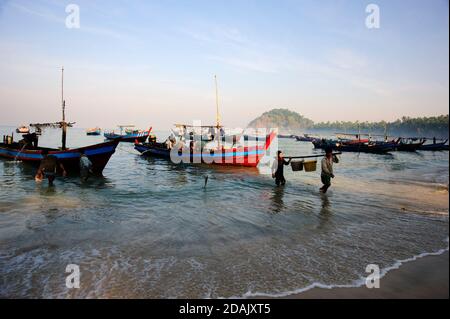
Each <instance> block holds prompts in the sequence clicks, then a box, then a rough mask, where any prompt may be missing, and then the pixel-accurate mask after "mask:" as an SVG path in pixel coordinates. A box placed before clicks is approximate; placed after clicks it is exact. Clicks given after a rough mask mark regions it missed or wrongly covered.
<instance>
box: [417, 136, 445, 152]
mask: <svg viewBox="0 0 450 319" xmlns="http://www.w3.org/2000/svg"><path fill="white" fill-rule="evenodd" d="M432 140H433V142H432V143H428V144H425V142H424V143H423V144H422V145H421V146H420V147H419V150H420V151H448V150H449V145H448V144H447V142H448V139H446V140H442V139H439V140H440V141H442V142H437V141H438V140H437V139H434V138H433V139H432Z"/></svg>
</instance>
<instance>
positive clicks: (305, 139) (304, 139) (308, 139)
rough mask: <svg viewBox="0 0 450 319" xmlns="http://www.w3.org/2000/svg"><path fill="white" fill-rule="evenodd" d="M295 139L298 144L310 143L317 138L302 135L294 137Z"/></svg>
mask: <svg viewBox="0 0 450 319" xmlns="http://www.w3.org/2000/svg"><path fill="white" fill-rule="evenodd" d="M295 139H296V140H297V141H298V142H312V141H314V140H316V139H317V137H312V136H310V135H309V134H303V135H296V136H295Z"/></svg>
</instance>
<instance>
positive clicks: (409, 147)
mask: <svg viewBox="0 0 450 319" xmlns="http://www.w3.org/2000/svg"><path fill="white" fill-rule="evenodd" d="M417 140H419V141H418V142H417ZM395 143H396V144H397V146H396V150H397V151H400V152H415V151H417V150H418V149H420V147H421V146H422V145H423V143H425V139H417V138H403V137H399V138H398V139H397V140H396V141H395Z"/></svg>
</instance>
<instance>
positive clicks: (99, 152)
mask: <svg viewBox="0 0 450 319" xmlns="http://www.w3.org/2000/svg"><path fill="white" fill-rule="evenodd" d="M63 84H64V68H63V69H62V90H61V92H62V94H61V95H62V98H61V104H62V121H60V122H55V123H37V124H30V127H32V128H34V129H35V132H34V133H28V134H24V135H23V136H22V137H23V139H22V140H21V141H19V142H14V137H13V136H12V135H11V136H3V143H0V157H3V158H7V159H13V160H18V161H22V162H24V163H31V164H36V165H39V164H40V161H41V160H42V158H43V156H42V153H43V151H44V150H45V151H48V154H49V155H53V156H55V157H57V158H58V160H59V162H60V163H61V164H63V166H64V169H65V170H66V171H67V173H69V174H79V173H80V167H79V163H80V156H81V154H82V153H84V154H85V155H86V156H87V157H88V158H89V160H90V161H91V163H92V171H93V173H94V174H98V175H100V174H102V172H103V169H104V168H105V166H106V164H107V163H108V161H109V159H110V157H111V155H112V154H114V152H115V150H116V147H117V145H118V143H119V141H117V140H115V141H109V142H106V143H100V144H95V145H90V146H83V147H79V148H74V149H70V148H67V147H66V136H67V128H68V127H71V126H73V124H74V123H70V122H66V118H65V107H66V102H65V100H64V90H63V87H64V86H63ZM44 128H59V129H62V138H61V139H62V146H61V148H47V147H40V146H38V136H39V135H40V132H41V131H42V130H43V129H44Z"/></svg>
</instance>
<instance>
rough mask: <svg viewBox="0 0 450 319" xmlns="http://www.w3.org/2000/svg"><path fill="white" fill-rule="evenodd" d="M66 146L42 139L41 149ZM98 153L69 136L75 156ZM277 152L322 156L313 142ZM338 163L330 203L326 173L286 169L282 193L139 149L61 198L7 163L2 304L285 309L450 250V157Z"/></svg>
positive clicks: (269, 184)
mask: <svg viewBox="0 0 450 319" xmlns="http://www.w3.org/2000/svg"><path fill="white" fill-rule="evenodd" d="M10 131H11V128H7V127H0V134H1V135H2V134H5V133H6V132H10ZM157 133H158V132H157ZM159 135H160V137H162V138H164V137H165V136H164V135H163V133H161V134H159ZM59 138H60V135H59V133H58V132H57V131H52V130H48V131H46V133H45V135H44V136H43V138H42V139H41V145H45V146H56V145H57V144H58V142H59ZM102 141H103V138H102V137H88V136H85V133H84V131H83V130H81V129H70V131H69V138H68V145H69V146H72V147H75V146H81V145H87V144H95V143H99V142H102ZM279 147H280V148H281V149H282V150H284V151H285V153H286V154H287V155H299V154H301V155H307V154H314V153H315V151H314V150H313V148H312V144H311V143H305V142H296V141H293V140H285V139H280V140H279ZM340 160H341V162H340V163H339V164H336V165H335V174H336V178H335V179H334V180H333V185H332V187H331V188H330V190H329V193H328V194H326V195H323V194H320V193H319V192H318V189H319V187H320V186H321V185H320V172H319V171H317V172H311V173H306V172H292V171H291V169H290V168H289V167H286V168H285V171H286V172H285V176H286V179H287V181H288V182H287V184H286V186H285V187H275V185H274V181H273V179H272V178H271V176H270V175H267V174H265V173H264V172H266V171H267V169H266V168H264V167H261V168H255V169H248V168H224V167H215V166H214V167H211V166H205V165H175V164H172V163H170V162H168V161H167V160H164V159H154V158H145V157H142V156H140V155H139V154H138V153H137V152H136V151H134V149H133V146H132V145H131V144H120V145H119V147H118V149H117V151H116V153H115V154H114V155H113V157H112V158H111V160H110V162H109V164H108V165H107V167H106V168H105V170H104V177H101V178H92V179H90V180H89V181H88V182H87V183H82V182H81V181H80V180H79V179H78V178H75V177H71V178H67V179H62V178H59V179H57V181H56V183H55V184H56V186H55V187H53V188H49V187H48V186H47V184H46V183H41V184H36V183H35V181H34V179H33V176H34V173H35V168H33V167H30V166H27V165H24V164H23V163H20V162H14V161H11V160H4V159H0V297H27V298H42V297H44V298H86V297H87V298H112V297H119V298H166V297H190V298H217V297H224V298H227V297H246V296H253V295H266V296H282V295H289V294H290V293H292V292H298V291H302V290H304V289H308V287H311V286H313V285H324V286H330V287H332V286H342V285H353V284H357V283H359V282H360V281H361V278H363V277H364V276H366V275H367V274H366V273H365V268H366V266H367V265H368V264H377V265H379V266H380V268H381V269H390V268H391V267H392V266H393V265H396V264H397V263H398V262H399V261H401V260H412V259H414V256H419V255H422V254H427V253H436V252H440V251H442V249H444V250H445V249H447V248H448V233H449V228H448V207H449V206H448V184H449V155H448V152H417V153H413V154H410V153H393V154H392V155H374V154H353V153H346V154H342V155H341V156H340ZM206 176H208V178H209V179H208V184H207V187H206V188H204V187H203V186H204V180H205V177H206ZM68 264H77V265H79V267H80V274H81V277H80V288H79V289H69V288H67V287H66V284H65V282H66V276H68V273H66V272H65V270H66V266H67V265H68Z"/></svg>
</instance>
